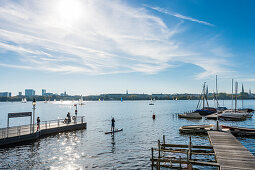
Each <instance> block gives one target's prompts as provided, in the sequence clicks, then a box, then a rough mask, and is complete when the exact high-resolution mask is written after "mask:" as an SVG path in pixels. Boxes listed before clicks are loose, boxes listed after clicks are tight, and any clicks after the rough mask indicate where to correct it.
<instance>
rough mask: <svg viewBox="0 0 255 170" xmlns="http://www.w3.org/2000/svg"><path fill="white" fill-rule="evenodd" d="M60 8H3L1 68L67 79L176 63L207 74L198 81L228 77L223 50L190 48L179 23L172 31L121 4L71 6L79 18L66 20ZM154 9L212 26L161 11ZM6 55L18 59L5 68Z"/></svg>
mask: <svg viewBox="0 0 255 170" xmlns="http://www.w3.org/2000/svg"><path fill="white" fill-rule="evenodd" d="M65 1H68V0H65ZM62 2H63V1H62V0H56V1H51V0H44V1H32V0H31V1H23V0H20V1H18V2H17V1H10V2H7V1H3V2H0V23H1V24H0V49H1V51H0V54H1V58H0V62H1V64H0V66H2V67H11V68H20V69H39V70H45V71H51V72H63V73H68V72H69V73H73V72H83V73H87V74H115V73H130V72H142V73H147V74H155V73H158V72H160V71H163V70H166V69H171V68H173V67H175V65H176V63H178V64H179V63H189V64H193V65H196V66H198V67H200V68H202V69H203V70H204V72H203V73H199V75H198V76H197V77H198V78H204V77H206V76H210V75H212V74H215V73H217V72H221V73H224V72H228V71H229V70H228V69H227V67H226V64H225V63H227V62H222V60H223V59H220V57H222V56H217V55H219V54H227V53H226V52H225V51H226V50H225V49H224V48H221V47H218V46H217V45H214V46H213V47H211V46H210V45H208V46H206V47H205V46H204V45H203V41H197V42H196V44H197V45H196V46H191V45H188V44H186V43H185V40H183V38H182V34H181V33H182V32H181V31H180V30H181V28H180V27H181V24H180V23H176V24H175V26H173V27H169V26H167V24H166V23H165V22H164V21H163V20H162V19H161V18H159V17H157V16H155V15H153V14H151V12H150V11H149V10H147V9H145V8H144V7H141V8H134V7H131V6H128V5H127V4H123V3H121V1H107V0H105V1H98V0H94V1H86V2H85V1H80V0H74V1H71V0H70V2H75V3H78V4H79V5H78V7H79V8H81V14H80V16H65V14H63V15H62V14H61V15H60V14H59V13H58V8H57V7H58V6H59V4H60V3H62ZM150 8H152V7H150ZM68 9H69V8H68ZM152 9H154V10H157V11H160V12H163V13H166V14H169V15H173V16H175V17H178V18H182V19H186V20H190V21H193V22H198V23H201V24H205V25H209V26H213V24H210V23H208V22H205V21H200V20H197V19H193V18H190V17H186V16H183V15H180V14H177V13H171V12H169V11H166V10H164V9H161V8H152ZM72 12H73V11H71V12H70V11H69V12H68V11H66V13H67V14H68V13H70V15H71V14H72ZM71 17H77V18H76V19H75V18H74V19H72V18H71ZM70 18H71V19H70ZM180 37H181V38H180ZM194 44H195V43H194ZM215 44H216V43H215ZM201 48H203V49H204V51H202V50H201ZM213 49H215V50H213ZM3 50H5V52H3ZM6 51H11V52H15V53H17V54H18V55H16V56H15V57H16V58H15V59H11V58H10V59H9V60H10V62H8V63H4V61H2V59H3V58H4V57H8V55H6ZM1 52H2V53H1ZM13 57H14V56H13ZM5 61H6V60H5ZM10 63H12V64H10Z"/></svg>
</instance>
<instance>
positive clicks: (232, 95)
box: [231, 79, 234, 110]
mask: <svg viewBox="0 0 255 170" xmlns="http://www.w3.org/2000/svg"><path fill="white" fill-rule="evenodd" d="M233 86H234V79H232V104H231V109H232V110H233V99H234V94H233V90H234V87H233Z"/></svg>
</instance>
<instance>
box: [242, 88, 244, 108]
mask: <svg viewBox="0 0 255 170" xmlns="http://www.w3.org/2000/svg"><path fill="white" fill-rule="evenodd" d="M243 95H244V88H243V84H242V109H243Z"/></svg>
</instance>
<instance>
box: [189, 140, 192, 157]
mask: <svg viewBox="0 0 255 170" xmlns="http://www.w3.org/2000/svg"><path fill="white" fill-rule="evenodd" d="M191 145H192V143H191V136H190V137H189V160H191V157H192V154H191V147H192V146H191Z"/></svg>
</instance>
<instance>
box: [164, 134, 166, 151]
mask: <svg viewBox="0 0 255 170" xmlns="http://www.w3.org/2000/svg"><path fill="white" fill-rule="evenodd" d="M165 144H166V137H165V135H163V148H164V149H165Z"/></svg>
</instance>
